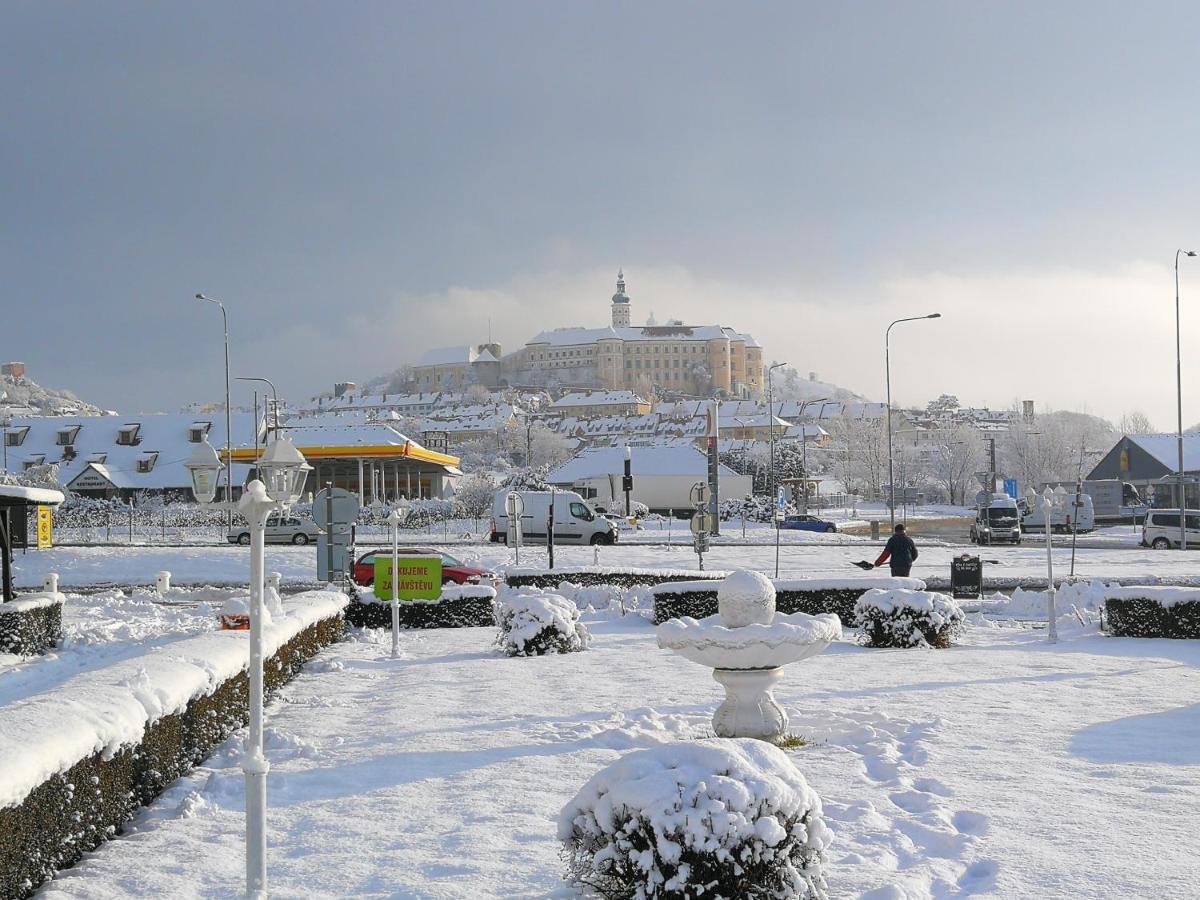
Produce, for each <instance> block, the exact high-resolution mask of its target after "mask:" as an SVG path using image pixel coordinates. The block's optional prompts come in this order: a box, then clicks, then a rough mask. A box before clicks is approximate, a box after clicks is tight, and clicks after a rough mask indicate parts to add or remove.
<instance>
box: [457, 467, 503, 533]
mask: <svg viewBox="0 0 1200 900" xmlns="http://www.w3.org/2000/svg"><path fill="white" fill-rule="evenodd" d="M495 496H496V485H495V484H493V483H492V479H491V478H489V477H487V476H486V475H471V476H469V477H467V478H464V479H463V480H462V481H461V482H459V484H458V485H457V486H456V487H455V491H454V504H455V506H456V507H457V509H456V512H457V514H458V515H460V516H464V517H466V518H469V519H474V520H475V522H476V526H478V523H479V520H480V519H482V518H483V517H484V516H487V515H490V513H491V510H492V501H493V499H494V498H495Z"/></svg>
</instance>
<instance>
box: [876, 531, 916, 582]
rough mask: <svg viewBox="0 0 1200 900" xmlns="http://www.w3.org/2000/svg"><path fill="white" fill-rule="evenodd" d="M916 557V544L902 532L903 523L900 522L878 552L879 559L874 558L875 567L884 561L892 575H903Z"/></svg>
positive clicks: (910, 569)
mask: <svg viewBox="0 0 1200 900" xmlns="http://www.w3.org/2000/svg"><path fill="white" fill-rule="evenodd" d="M916 559H917V545H916V544H914V543H913V539H912V538H910V537H909V536H908V535H907V534H905V533H904V524H903V523H901V524H899V525H897V526H896V533H895V534H893V535H892V536H891V537H890V538H888V542H887V546H885V547H884V548H883V552H882V553H880V554H879V559H877V560H875V567H876V568H879V566H882V565H883V564H884V563H885V562H886V563H888V564H889V565H890V566H891V568H892V575H893V576H895V577H904V576H907V575H908V573H909V572H910V571H912V564H913V563H914V562H915V561H916Z"/></svg>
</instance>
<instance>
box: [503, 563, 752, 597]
mask: <svg viewBox="0 0 1200 900" xmlns="http://www.w3.org/2000/svg"><path fill="white" fill-rule="evenodd" d="M728 574H729V573H728V572H700V571H691V570H687V569H618V568H613V567H608V566H562V567H560V568H557V569H509V570H508V571H507V572H506V573H505V575H504V583H505V584H507V585H508V586H509V587H514V588H516V587H534V588H554V587H558V585H559V584H560V583H561V582H563V581H569V582H571V583H572V584H575V585H578V586H580V587H594V586H596V585H612V586H613V587H621V588H628V587H638V586H646V585H655V584H665V583H668V582H675V581H696V580H700V579H709V580H714V581H720V580H721V579H722V578H724V577H725V576H726V575H728ZM713 596H714V597H715V596H716V588H715V587H714V588H713Z"/></svg>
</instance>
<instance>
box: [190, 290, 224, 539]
mask: <svg viewBox="0 0 1200 900" xmlns="http://www.w3.org/2000/svg"><path fill="white" fill-rule="evenodd" d="M196 299H197V300H204V301H206V302H208V303H215V304H216V305H217V306H218V307H219V308H220V310H221V323H222V325H224V327H225V499H226V500H228V501H230V502H233V425H232V422H233V417H232V414H231V412H230V407H229V316H227V315H226V314H225V304H224V303H222V302H221V301H220V300H214V299H213V298H212V297H205V296H204V295H203V294H197V295H196ZM229 524H230V525H232V524H233V509H232V507H231V508H230V510H229Z"/></svg>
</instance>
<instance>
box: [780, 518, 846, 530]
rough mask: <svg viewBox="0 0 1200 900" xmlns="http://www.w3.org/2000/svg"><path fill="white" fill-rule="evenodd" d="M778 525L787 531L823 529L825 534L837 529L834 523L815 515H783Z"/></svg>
mask: <svg viewBox="0 0 1200 900" xmlns="http://www.w3.org/2000/svg"><path fill="white" fill-rule="evenodd" d="M779 527H780V528H786V529H788V530H789V531H823V532H825V533H827V534H828V533H832V532H834V531H837V526H836V525H835V524H833V523H832V522H830V521H829V520H827V519H818V518H817V517H816V516H785V517H784V519H783V521H782V522H781V523H780V524H779Z"/></svg>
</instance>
